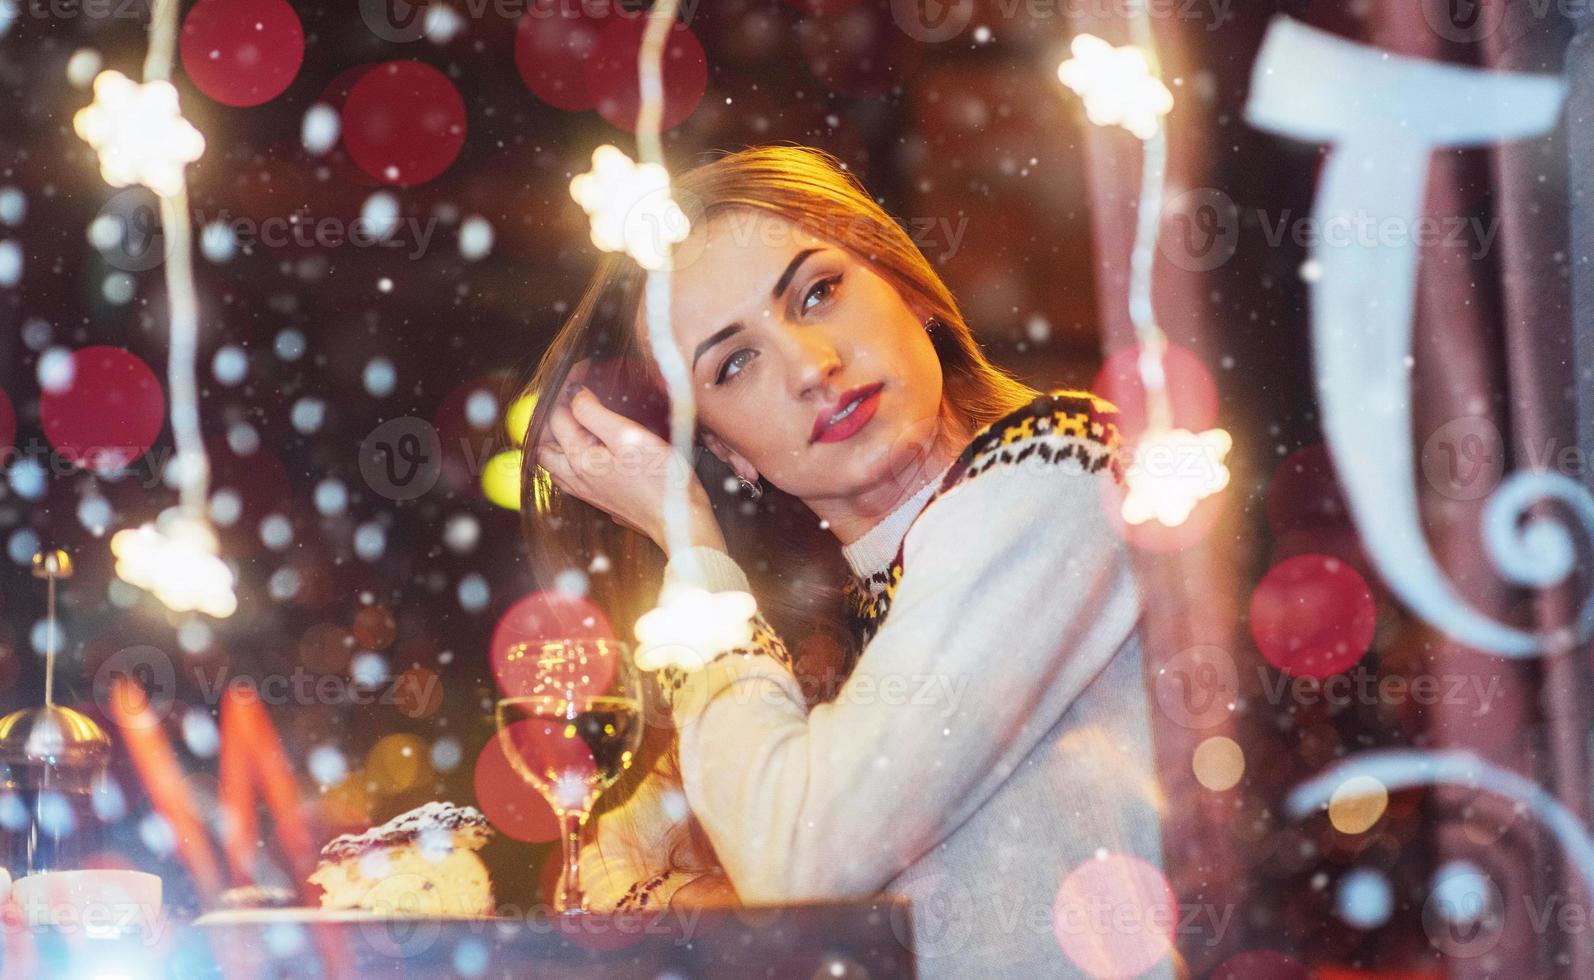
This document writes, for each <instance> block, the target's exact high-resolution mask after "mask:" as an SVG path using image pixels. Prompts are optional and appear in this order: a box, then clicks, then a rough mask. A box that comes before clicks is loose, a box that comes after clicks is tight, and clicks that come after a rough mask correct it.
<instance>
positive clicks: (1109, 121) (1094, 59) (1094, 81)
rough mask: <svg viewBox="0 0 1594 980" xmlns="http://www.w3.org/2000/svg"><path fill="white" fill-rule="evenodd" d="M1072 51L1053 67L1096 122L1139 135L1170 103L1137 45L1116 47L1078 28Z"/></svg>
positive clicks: (1145, 134) (1149, 130) (1152, 127)
mask: <svg viewBox="0 0 1594 980" xmlns="http://www.w3.org/2000/svg"><path fill="white" fill-rule="evenodd" d="M1070 49H1071V50H1072V51H1073V54H1074V56H1073V57H1072V58H1069V59H1068V60H1067V61H1065V62H1063V63H1062V64H1061V65H1059V66H1058V68H1057V77H1058V78H1059V79H1061V80H1062V83H1063V84H1064V85H1067V86H1068V87H1069V88H1071V89H1073V90H1074V91H1075V92H1077V93H1078V94H1079V96H1080V98H1082V99H1084V100H1085V115H1086V116H1088V117H1089V118H1090V121H1091V122H1093V123H1095V124H1096V125H1098V126H1122V127H1123V128H1125V129H1127V130H1129V131H1130V132H1131V133H1134V134H1135V135H1136V136H1138V137H1140V138H1141V139H1143V140H1147V139H1150V138H1151V137H1153V136H1155V135H1156V133H1157V127H1159V126H1161V125H1162V117H1163V116H1165V115H1167V114H1168V111H1169V110H1170V109H1172V108H1173V93H1172V92H1170V91H1168V86H1166V85H1164V84H1162V79H1160V78H1158V77H1156V75H1154V74H1152V71H1151V62H1150V61H1148V60H1147V59H1146V53H1145V52H1144V51H1142V50H1141V49H1140V48H1137V47H1135V46H1133V45H1129V46H1126V47H1122V48H1115V47H1113V46H1112V45H1111V44H1108V43H1107V42H1106V41H1103V40H1102V39H1101V38H1099V37H1096V36H1095V35H1094V34H1080V35H1077V36H1076V37H1075V38H1074V43H1073V44H1072V45H1071V46H1070Z"/></svg>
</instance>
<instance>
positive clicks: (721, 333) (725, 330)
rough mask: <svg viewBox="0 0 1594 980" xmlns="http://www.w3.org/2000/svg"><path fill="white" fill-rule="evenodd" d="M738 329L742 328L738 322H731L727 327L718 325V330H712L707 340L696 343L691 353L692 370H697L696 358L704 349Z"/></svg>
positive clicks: (700, 355)
mask: <svg viewBox="0 0 1594 980" xmlns="http://www.w3.org/2000/svg"><path fill="white" fill-rule="evenodd" d="M740 329H742V325H741V324H740V323H733V324H731V325H730V326H728V327H720V328H719V329H718V330H716V331H714V333H713V335H712V336H710V337H709V338H708V339H707V340H705V341H703V342H702V343H701V344H698V345H697V350H696V351H695V352H693V354H692V370H694V371H696V370H697V361H698V358H700V357H702V356H703V352H704V351H706V350H708V349H709V348H710V347H713V346H714V345H715V344H717V343H719V342H720V341H722V340H724V339H725V338H726V337H729V336H730V335H731V334H733V333H735V332H736V331H738V330H740Z"/></svg>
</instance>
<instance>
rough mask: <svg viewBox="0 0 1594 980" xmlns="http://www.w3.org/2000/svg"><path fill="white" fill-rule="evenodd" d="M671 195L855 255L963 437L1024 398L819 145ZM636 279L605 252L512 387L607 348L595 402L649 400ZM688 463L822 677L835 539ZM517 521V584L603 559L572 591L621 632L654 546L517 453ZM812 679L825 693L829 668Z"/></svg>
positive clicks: (792, 639) (925, 267) (638, 600)
mask: <svg viewBox="0 0 1594 980" xmlns="http://www.w3.org/2000/svg"><path fill="white" fill-rule="evenodd" d="M672 193H673V195H674V196H675V198H676V199H677V200H678V201H680V202H681V203H682V205H683V207H684V208H685V209H686V210H687V212H688V214H689V215H690V216H691V217H692V220H693V224H694V227H695V226H698V225H700V224H702V223H704V222H706V221H708V220H710V219H712V218H714V217H715V216H717V215H721V214H724V213H726V212H730V211H733V210H734V209H750V210H752V211H758V212H766V213H770V214H774V215H778V216H779V217H781V218H784V219H785V220H787V221H789V222H791V223H793V224H795V225H798V226H800V227H802V228H804V229H806V230H808V231H809V232H811V233H813V234H814V235H816V236H818V237H820V238H822V239H825V240H827V241H830V242H833V243H834V244H835V245H837V246H840V247H842V248H845V249H847V250H849V251H850V252H852V253H853V254H854V255H855V256H857V257H858V258H859V259H861V260H863V261H866V262H868V263H869V265H870V267H871V268H872V269H873V270H874V272H875V273H876V274H878V275H879V276H881V277H882V278H884V279H885V280H886V281H887V282H889V283H891V284H892V286H893V287H895V288H896V290H897V292H898V293H899V294H900V295H901V296H902V298H903V300H904V301H905V302H907V303H908V304H909V305H910V306H913V307H914V308H915V310H916V311H917V312H918V313H919V314H920V315H921V316H925V317H934V318H935V319H936V320H937V321H939V323H938V326H937V329H935V330H934V331H932V332H931V338H932V340H933V342H934V345H935V349H936V353H937V356H938V358H939V360H940V363H941V370H942V387H943V406H944V409H945V410H946V411H948V412H950V413H951V414H952V415H953V416H954V417H955V419H956V421H957V422H958V423H960V424H961V425H962V426H963V428H964V431H966V432H969V433H972V432H974V431H976V430H978V429H980V428H982V427H983V426H985V425H986V424H988V423H990V422H992V421H995V420H996V419H998V418H1000V417H1002V416H1003V415H1005V414H1007V413H1008V412H1010V411H1013V410H1014V409H1016V408H1018V407H1020V406H1022V405H1024V404H1026V403H1027V402H1029V401H1030V400H1031V399H1033V398H1034V397H1035V396H1036V395H1037V394H1038V392H1037V391H1036V390H1035V389H1033V388H1031V387H1029V386H1028V385H1025V384H1024V383H1022V382H1021V381H1019V380H1017V379H1015V378H1013V377H1011V376H1010V375H1008V374H1006V373H1004V372H1003V371H1002V370H1001V369H999V368H997V367H996V366H995V365H994V364H992V363H991V362H990V361H989V360H988V359H987V358H986V356H985V353H984V352H983V351H982V350H981V349H980V346H979V344H978V343H977V342H976V341H975V339H974V336H973V334H972V333H971V331H970V330H969V327H968V324H967V323H966V322H965V321H964V319H963V315H962V313H961V312H960V311H959V310H958V307H957V302H956V301H955V300H954V299H953V297H952V294H951V292H950V291H949V290H948V289H947V287H946V284H945V283H943V282H942V281H941V277H940V276H939V275H937V274H936V271H935V269H934V268H933V267H932V266H931V265H930V262H929V260H928V259H926V258H925V256H924V254H923V253H922V252H921V251H920V250H919V248H918V246H917V245H915V244H914V242H913V240H912V238H911V237H910V236H909V235H908V234H907V232H906V231H905V230H904V229H903V227H902V226H901V225H899V224H898V223H897V222H896V221H894V220H893V219H892V218H891V216H890V215H888V214H887V213H886V212H885V210H884V209H882V208H881V207H880V205H878V204H877V203H876V202H875V200H874V199H873V198H872V197H871V196H870V195H869V193H868V191H866V190H865V189H864V187H863V185H862V184H861V183H860V182H859V181H858V179H857V177H856V176H854V175H853V174H852V173H851V172H850V171H849V170H847V169H846V167H845V166H844V165H843V164H842V163H841V162H840V161H839V160H837V159H836V158H835V157H834V156H832V155H830V154H828V153H826V152H824V151H822V150H816V149H813V148H810V147H804V146H794V145H770V146H757V147H749V148H746V149H743V150H740V151H737V152H733V153H728V154H726V155H724V156H721V157H719V158H718V159H715V160H713V161H712V162H709V163H706V164H703V165H701V166H698V167H696V168H694V169H691V170H687V171H685V172H683V173H681V174H679V175H677V176H675V177H674V178H673V180H672ZM642 281H643V276H642V274H641V271H640V270H639V269H638V267H637V266H636V264H635V263H634V262H632V261H631V259H629V258H627V257H625V256H619V255H613V254H607V255H605V256H604V257H603V258H602V259H601V260H600V261H599V263H598V267H597V270H596V272H595V273H594V274H593V277H592V280H591V282H590V283H589V284H588V286H587V288H586V290H585V292H584V293H583V294H582V296H581V299H580V301H579V302H577V303H576V306H575V308H574V309H573V310H572V311H571V313H570V316H569V318H568V319H567V320H566V321H565V323H564V325H563V327H561V328H560V330H559V333H558V334H557V335H556V336H555V338H554V340H553V342H552V343H551V344H550V345H549V347H548V349H547V351H546V352H545V353H544V354H543V356H542V358H541V360H540V362H539V363H538V365H537V367H536V369H535V371H534V372H533V373H532V376H531V378H530V380H529V382H528V383H527V385H526V390H527V391H530V392H548V393H550V394H553V393H557V392H559V391H561V390H562V389H563V387H564V385H565V383H566V380H567V378H568V377H569V375H570V373H571V369H572V368H573V367H574V366H575V365H576V364H577V363H579V362H581V361H583V360H586V359H599V360H611V359H612V362H613V367H614V369H615V373H614V376H613V377H612V378H610V381H611V383H612V384H614V385H615V386H617V387H618V389H619V391H620V393H619V394H616V393H615V392H613V391H611V392H610V395H611V398H619V399H621V400H624V401H627V402H631V401H633V400H634V403H635V404H636V405H639V406H640V405H643V404H646V403H648V402H649V401H653V402H655V403H656V402H657V401H658V400H659V399H660V398H661V397H664V395H663V392H662V391H660V388H661V382H660V375H659V373H658V371H657V368H656V367H655V366H654V364H653V361H652V358H651V355H650V354H649V352H648V351H647V349H646V346H645V344H644V338H643V336H642V334H641V331H639V330H638V329H637V326H636V325H637V314H638V310H639V305H640V302H641V291H642ZM557 400H558V399H557V397H547V398H539V399H538V400H537V402H536V408H535V410H534V411H533V413H532V416H531V421H530V424H529V426H528V431H527V435H526V441H525V444H526V446H527V447H528V449H529V447H532V446H535V445H536V444H537V441H538V440H539V439H540V438H541V437H542V435H543V433H544V431H545V429H546V427H547V425H548V418H549V415H550V413H551V411H552V409H553V407H554V405H555V403H556V402H557ZM666 404H667V401H666ZM694 448H696V447H694ZM694 465H695V468H696V470H697V473H698V476H699V478H700V479H701V480H702V482H703V486H704V487H705V489H707V490H708V492H709V496H710V498H711V499H712V500H713V502H714V506H715V510H716V515H717V516H718V517H719V518H720V522H721V525H722V527H723V528H724V531H725V537H726V542H727V547H728V548H729V549H730V551H731V554H732V556H733V557H735V558H736V559H737V560H738V563H739V564H741V565H742V567H743V568H744V569H746V571H747V573H748V577H749V579H750V580H751V581H752V583H753V589H754V592H755V594H756V595H757V597H758V600H759V608H760V610H761V611H762V612H763V614H764V616H765V618H766V619H768V621H769V623H770V625H771V627H772V628H773V629H774V630H775V632H776V633H777V635H780V636H782V637H783V638H784V639H785V641H786V642H787V644H788V646H789V648H790V649H791V652H792V653H793V655H794V656H796V657H798V658H799V659H800V660H801V659H802V658H803V657H804V654H805V653H809V652H813V653H816V654H817V655H816V656H813V657H810V658H808V659H809V660H811V661H816V662H818V663H819V667H818V672H819V674H823V673H824V671H825V670H826V669H827V668H828V669H830V671H831V673H832V674H834V673H835V672H836V671H837V670H841V669H844V668H842V667H840V665H841V664H850V663H851V662H852V660H853V659H854V655H855V654H856V653H857V638H856V637H853V636H851V635H849V634H848V633H847V631H846V629H845V627H844V625H843V623H844V617H843V615H842V600H841V585H842V582H843V581H844V576H845V575H846V574H847V571H848V570H847V567H846V565H845V562H844V561H843V560H842V558H841V554H840V547H839V545H838V544H837V542H836V540H835V538H834V537H833V536H832V535H830V534H829V533H828V532H826V531H824V530H823V529H821V528H820V527H819V523H818V520H817V519H816V518H815V516H814V514H813V513H812V511H810V510H809V509H808V508H807V506H806V505H804V504H803V503H802V502H801V501H800V500H798V499H797V498H795V497H792V496H790V495H788V494H785V493H782V492H781V491H780V490H779V489H778V488H775V487H769V488H767V490H766V492H765V493H764V494H763V496H762V498H761V499H760V500H759V502H758V504H757V506H756V507H754V506H750V505H745V504H744V505H740V506H738V505H737V503H736V502H734V500H727V499H726V495H725V494H724V493H723V491H722V488H723V486H724V484H725V482H726V480H727V478H728V477H730V476H731V475H732V474H731V471H730V469H729V467H728V466H726V465H725V464H724V463H722V462H721V461H720V460H719V459H717V458H716V457H714V456H713V455H712V454H711V453H708V452H707V451H706V450H705V451H701V452H698V453H696V454H695V456H694ZM521 520H522V529H523V532H524V534H525V538H526V543H527V547H528V549H529V552H530V563H531V574H532V579H533V581H534V583H536V585H537V587H539V588H550V587H552V583H553V581H554V577H555V576H556V575H558V574H559V573H560V572H562V571H564V570H566V569H569V568H572V567H573V568H577V569H583V570H585V569H587V568H588V566H589V563H590V561H591V559H592V557H593V556H596V555H603V556H605V557H606V558H607V559H608V566H609V567H608V570H607V571H606V572H604V573H602V574H595V575H593V576H592V577H591V580H590V585H589V592H588V595H589V597H590V598H591V599H592V600H593V601H595V602H596V603H597V604H598V605H599V606H601V607H602V608H603V609H604V610H605V612H607V613H608V614H609V616H610V617H611V620H612V622H613V623H614V625H615V627H616V628H617V629H618V630H619V631H620V632H621V634H622V638H623V639H627V640H629V639H630V626H631V624H633V623H635V622H636V619H637V618H638V617H639V616H640V615H641V614H642V613H644V612H646V611H647V609H648V608H649V607H651V606H652V605H653V603H654V601H655V599H656V598H657V594H658V585H659V581H660V577H661V576H662V573H663V566H664V556H663V554H662V553H661V552H660V551H659V549H658V547H657V546H655V545H654V544H653V542H652V541H650V540H648V539H647V538H646V537H644V536H643V535H641V534H638V533H636V532H634V531H631V530H628V529H626V528H624V527H621V526H620V525H618V524H617V523H615V522H614V521H613V520H611V519H610V518H609V517H608V515H606V514H604V513H603V512H601V511H599V510H597V509H595V508H593V507H591V506H589V505H588V504H586V503H585V502H584V501H581V500H578V499H575V498H573V497H569V496H567V495H564V494H562V493H560V492H559V491H558V490H557V489H556V488H555V487H554V485H553V483H552V478H551V476H550V475H549V474H548V472H547V471H546V470H544V469H542V468H541V467H540V466H538V465H537V463H536V459H535V454H534V453H532V452H530V451H528V452H527V453H526V455H525V462H524V468H523V471H522V474H521ZM821 651H823V652H821ZM819 680H820V681H821V682H822V683H823V685H824V687H825V688H826V689H833V685H834V683H835V682H836V680H837V678H835V677H834V676H832V677H820V678H819ZM667 734H672V733H667ZM651 741H652V742H653V743H654V744H653V751H651V752H650V751H647V750H646V749H645V750H644V752H643V754H642V758H640V759H639V760H638V763H639V764H638V765H636V766H634V767H633V772H638V773H640V775H637V776H636V777H635V778H636V779H640V778H641V776H642V775H645V774H646V771H647V770H648V769H649V768H650V767H651V764H652V763H654V762H660V761H662V762H663V763H664V764H665V765H666V767H668V765H669V763H670V762H671V759H670V758H669V756H670V755H671V753H670V752H669V745H670V744H673V738H671V739H667V740H661V739H657V738H655V739H652V740H651ZM622 796H623V793H622V792H621V791H620V790H619V789H618V788H617V790H616V792H614V793H611V794H606V798H605V801H604V802H605V804H606V806H605V809H608V808H609V807H611V806H613V805H615V804H616V803H617V802H618V801H619V798H620V797H622ZM608 797H616V799H615V800H612V801H611V800H610V799H608Z"/></svg>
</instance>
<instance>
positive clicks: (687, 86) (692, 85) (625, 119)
mask: <svg viewBox="0 0 1594 980" xmlns="http://www.w3.org/2000/svg"><path fill="white" fill-rule="evenodd" d="M646 27H647V20H646V18H642V17H611V18H610V19H609V21H608V22H607V23H605V24H604V25H603V29H602V30H600V31H599V32H598V37H597V41H596V42H595V44H594V46H593V49H592V56H591V57H590V58H588V59H587V61H586V64H585V65H584V66H583V72H584V77H585V79H586V83H587V94H588V95H589V96H590V97H591V99H592V103H593V105H594V106H595V107H596V108H597V110H598V114H599V115H600V116H602V117H603V118H604V119H606V120H608V121H609V124H610V125H612V126H614V127H616V128H618V129H623V130H625V131H626V132H629V133H634V132H636V126H637V110H638V108H639V107H640V104H641V94H640V92H639V89H638V85H639V80H638V74H637V53H638V52H639V51H640V50H641V49H642V32H643V31H644V30H645V29H646ZM663 73H664V118H663V121H662V122H661V123H660V128H661V129H670V128H672V127H675V126H678V125H680V124H681V123H682V122H683V121H684V120H685V119H686V117H687V116H690V115H691V114H692V110H693V109H696V108H697V104H698V103H699V102H701V101H702V99H703V93H704V91H706V90H707V88H708V58H707V57H706V56H705V55H704V54H703V46H702V45H701V44H699V43H698V40H697V35H695V34H693V33H692V30H691V28H689V27H687V26H686V25H685V24H675V25H673V26H672V27H671V28H670V35H669V39H668V40H666V41H665V43H664V58H663Z"/></svg>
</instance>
